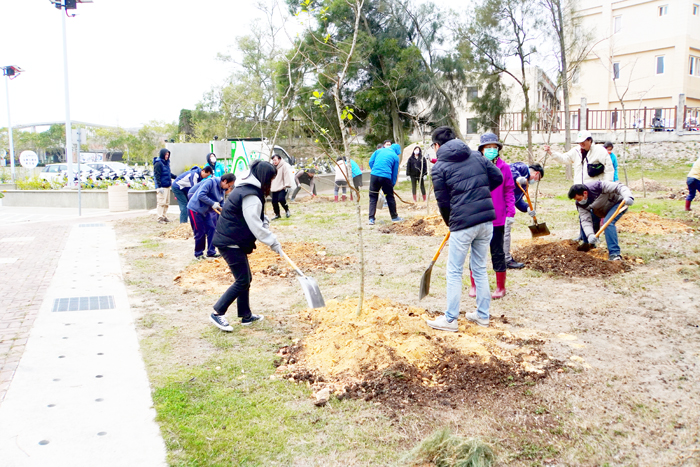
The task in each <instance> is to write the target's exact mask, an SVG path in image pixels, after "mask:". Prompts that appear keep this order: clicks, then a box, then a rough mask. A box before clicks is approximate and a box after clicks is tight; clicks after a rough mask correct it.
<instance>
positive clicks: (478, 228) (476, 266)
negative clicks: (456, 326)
mask: <svg viewBox="0 0 700 467" xmlns="http://www.w3.org/2000/svg"><path fill="white" fill-rule="evenodd" d="M492 236H493V223H492V222H484V223H482V224H478V225H475V226H473V227H469V228H466V229H463V230H458V231H456V232H451V233H450V252H449V255H448V258H447V311H445V316H446V317H447V319H448V320H450V321H451V320H453V319H457V318H459V304H460V302H461V300H462V272H463V271H464V262H465V261H466V259H467V254H468V253H469V248H470V247H471V249H472V254H471V256H470V258H469V267H470V268H471V270H472V276H474V283H475V284H476V314H477V317H478V318H479V319H488V318H489V305H490V304H491V289H490V288H489V278H488V275H487V273H486V257H487V256H488V254H489V244H490V243H491V237H492Z"/></svg>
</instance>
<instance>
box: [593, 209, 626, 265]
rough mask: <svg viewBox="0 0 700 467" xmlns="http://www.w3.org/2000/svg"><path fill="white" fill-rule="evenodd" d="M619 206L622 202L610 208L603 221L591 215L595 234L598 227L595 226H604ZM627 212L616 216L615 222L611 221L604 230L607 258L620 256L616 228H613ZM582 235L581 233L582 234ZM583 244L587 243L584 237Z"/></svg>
mask: <svg viewBox="0 0 700 467" xmlns="http://www.w3.org/2000/svg"><path fill="white" fill-rule="evenodd" d="M620 204H622V202H620V203H618V204H616V205H615V206H613V207H612V208H610V211H608V213H607V214H606V215H605V218H604V219H601V218H600V217H598V216H596V215H595V214H593V213H591V218H592V219H593V226H594V228H596V232H595V233H597V232H598V230H597V229H598V227H595V226H596V225H601V226H602V225H604V224H605V223H606V222H608V219H610V218H611V217H612V215H613V214H615V211H617V208H618V207H620ZM626 212H627V211H626V210H625V211H622V212H621V213H620V214H618V215H617V217H616V218H615V220H613V221H612V222H611V223H610V225H609V226H608V227H607V228H606V229H605V232H603V233H604V234H605V243H606V244H607V245H608V256H613V255H619V254H620V244H619V243H618V240H617V227H615V224H616V223H617V221H619V220H620V218H621V217H622V216H623V215H624V214H625V213H626ZM582 233H583V232H582ZM583 238H584V240H583V242H584V243H588V239H587V238H586V235H585V234H584V235H583Z"/></svg>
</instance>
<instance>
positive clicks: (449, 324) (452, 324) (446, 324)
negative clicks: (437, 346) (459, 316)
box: [426, 315, 459, 332]
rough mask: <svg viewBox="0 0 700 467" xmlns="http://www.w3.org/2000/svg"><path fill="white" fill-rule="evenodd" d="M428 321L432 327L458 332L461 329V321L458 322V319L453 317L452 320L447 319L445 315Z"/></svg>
mask: <svg viewBox="0 0 700 467" xmlns="http://www.w3.org/2000/svg"><path fill="white" fill-rule="evenodd" d="M426 323H428V326H430V327H431V328H433V329H438V330H440V331H450V332H457V331H458V330H459V323H457V320H456V319H453V320H452V321H447V317H446V316H445V315H441V316H438V317H437V319H436V320H435V321H426Z"/></svg>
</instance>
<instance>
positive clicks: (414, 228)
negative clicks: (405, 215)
mask: <svg viewBox="0 0 700 467" xmlns="http://www.w3.org/2000/svg"><path fill="white" fill-rule="evenodd" d="M377 230H378V231H379V232H381V233H386V234H390V233H395V234H399V235H414V236H418V237H433V236H437V237H444V236H445V235H447V232H449V231H450V228H449V227H448V226H446V225H445V222H444V221H443V220H442V216H440V215H436V216H430V217H414V218H413V219H408V220H405V221H403V222H396V223H393V224H390V225H386V226H382V227H380V228H379V229H377Z"/></svg>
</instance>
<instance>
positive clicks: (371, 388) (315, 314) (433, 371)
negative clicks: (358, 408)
mask: <svg viewBox="0 0 700 467" xmlns="http://www.w3.org/2000/svg"><path fill="white" fill-rule="evenodd" d="M356 310H357V301H356V300H345V301H342V302H338V301H336V300H329V301H328V302H327V306H326V307H325V308H321V309H317V310H307V311H306V312H304V313H302V315H301V318H302V319H303V320H305V321H308V322H310V323H311V324H312V326H313V331H312V332H311V333H310V334H308V335H307V337H306V338H304V340H303V341H301V342H299V343H298V344H296V345H294V346H292V347H283V348H282V349H280V352H279V355H280V356H281V357H282V361H281V362H280V363H281V365H280V366H279V367H278V369H277V373H278V374H279V375H280V376H282V377H284V378H287V379H293V380H296V381H309V382H311V383H313V385H314V386H313V387H314V389H315V390H319V389H321V388H324V387H328V388H330V389H331V391H332V392H334V393H335V394H336V396H337V397H339V398H342V397H359V398H363V399H366V400H370V399H379V400H383V401H385V402H386V403H388V404H396V405H401V404H406V403H428V404H432V403H434V401H435V397H437V398H438V399H441V400H443V401H447V403H452V402H454V401H456V400H459V399H463V398H464V397H465V392H470V393H472V394H473V393H476V392H479V391H480V390H485V391H489V392H491V391H494V390H498V389H506V388H508V387H509V386H515V385H522V384H525V383H526V382H527V381H535V380H537V379H540V378H543V377H545V376H546V375H547V374H548V372H549V371H550V370H551V369H552V368H555V367H558V365H559V364H558V363H557V362H554V361H553V360H551V359H550V358H549V357H548V356H547V355H546V354H545V353H543V352H542V350H541V348H542V345H543V344H544V342H543V341H541V340H538V339H533V338H531V337H528V338H526V339H523V338H520V337H516V336H514V335H513V334H511V333H510V332H508V331H503V330H499V329H497V328H494V327H491V328H487V329H484V328H480V327H477V326H475V325H471V324H466V322H464V320H462V322H461V324H460V329H459V332H456V333H446V332H441V331H435V330H433V329H431V328H429V327H428V326H427V325H426V324H425V320H426V319H434V318H435V317H436V316H437V314H431V315H428V314H427V313H426V311H427V310H423V309H419V308H413V307H408V306H406V305H401V304H397V303H394V302H391V301H390V300H385V299H380V298H377V297H373V298H372V299H370V300H367V301H366V302H365V306H364V310H363V315H362V316H361V317H357V316H356ZM494 321H495V320H492V322H494Z"/></svg>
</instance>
